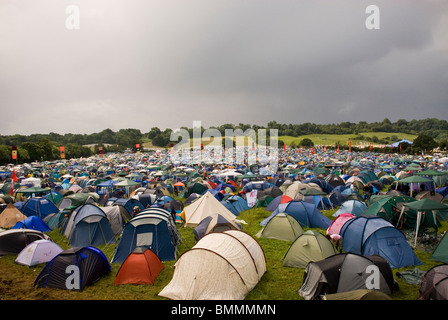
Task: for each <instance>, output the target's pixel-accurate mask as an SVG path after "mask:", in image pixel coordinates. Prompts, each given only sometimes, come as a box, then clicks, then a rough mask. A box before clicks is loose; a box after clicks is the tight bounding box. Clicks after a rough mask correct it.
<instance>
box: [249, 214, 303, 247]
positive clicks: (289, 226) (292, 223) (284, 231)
mask: <svg viewBox="0 0 448 320" xmlns="http://www.w3.org/2000/svg"><path fill="white" fill-rule="evenodd" d="M302 234H303V229H302V226H301V225H300V223H299V222H298V221H297V220H296V219H295V218H294V217H292V216H291V215H289V214H287V213H279V214H277V215H275V216H274V217H273V218H272V219H271V220H269V222H268V223H267V224H266V225H265V226H264V227H263V229H261V230H260V231H259V232H258V233H257V234H256V235H255V236H256V237H258V238H268V239H277V240H285V241H294V240H295V239H297V237H299V236H300V235H302Z"/></svg>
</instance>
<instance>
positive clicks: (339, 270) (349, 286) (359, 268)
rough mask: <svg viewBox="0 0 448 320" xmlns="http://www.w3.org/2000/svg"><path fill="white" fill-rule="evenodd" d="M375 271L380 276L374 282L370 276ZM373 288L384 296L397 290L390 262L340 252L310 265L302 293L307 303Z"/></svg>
mask: <svg viewBox="0 0 448 320" xmlns="http://www.w3.org/2000/svg"><path fill="white" fill-rule="evenodd" d="M374 271H376V272H378V271H379V274H378V277H374V279H375V282H374V283H371V282H370V275H371V274H372V272H374ZM368 284H369V287H367V286H368ZM370 286H371V287H372V288H373V289H375V290H379V291H380V292H383V293H385V294H391V293H392V292H393V291H394V279H393V274H392V269H391V268H390V266H389V263H388V262H387V260H386V259H384V258H383V257H381V256H378V255H372V256H362V255H358V254H353V253H340V254H336V255H333V256H331V257H328V258H326V259H324V260H320V261H316V262H310V263H309V264H308V265H307V267H306V269H305V273H304V276H303V283H302V286H301V287H300V289H299V294H300V295H301V296H302V297H303V298H305V299H306V300H315V299H319V298H320V297H322V296H324V295H326V294H333V293H341V292H349V291H353V290H358V289H372V288H370Z"/></svg>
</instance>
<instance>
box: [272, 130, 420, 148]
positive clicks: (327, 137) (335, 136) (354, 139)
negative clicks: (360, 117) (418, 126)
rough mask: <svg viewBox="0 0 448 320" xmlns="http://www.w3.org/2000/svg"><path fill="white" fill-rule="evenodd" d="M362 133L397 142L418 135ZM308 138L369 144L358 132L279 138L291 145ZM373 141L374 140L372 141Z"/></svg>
mask: <svg viewBox="0 0 448 320" xmlns="http://www.w3.org/2000/svg"><path fill="white" fill-rule="evenodd" d="M360 135H362V136H364V137H366V138H367V137H369V138H373V137H375V136H376V137H377V138H378V140H388V141H389V142H392V143H393V142H396V141H399V140H402V139H406V140H409V141H413V140H414V139H415V138H417V136H416V135H412V134H406V133H394V132H363V133H360ZM394 136H396V137H397V140H396V141H391V138H392V137H394ZM305 138H308V139H311V140H312V141H313V142H314V144H315V145H327V146H335V145H337V144H339V145H347V141H349V140H351V141H352V142H353V145H358V144H362V143H364V144H368V143H369V142H368V141H367V140H366V139H364V140H361V139H358V138H357V135H356V134H308V135H303V136H298V137H291V136H279V137H278V139H279V140H282V141H283V142H284V143H285V144H286V145H291V144H292V143H293V142H294V143H295V144H296V145H298V144H299V143H300V141H302V140H303V139H305ZM370 143H373V142H370Z"/></svg>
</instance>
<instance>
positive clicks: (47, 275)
mask: <svg viewBox="0 0 448 320" xmlns="http://www.w3.org/2000/svg"><path fill="white" fill-rule="evenodd" d="M69 266H77V267H78V268H79V286H78V283H76V282H75V281H73V283H70V284H72V285H73V287H72V288H71V287H69V286H68V285H67V282H68V281H67V279H68V277H69V276H70V273H66V272H67V270H68V269H67V268H68V267H69ZM110 271H111V266H110V264H109V262H108V261H107V258H106V256H105V255H104V253H103V252H102V251H101V250H99V249H97V248H95V247H82V248H70V249H67V250H64V251H62V252H61V253H59V254H58V255H57V256H56V257H54V258H53V259H52V260H51V261H50V262H48V263H47V264H46V265H45V267H44V268H43V269H42V271H41V272H40V274H39V275H38V276H37V278H36V280H35V281H34V286H35V287H37V288H58V289H65V290H80V291H82V290H83V289H84V288H85V287H86V286H90V285H93V284H94V283H95V282H97V281H98V280H99V279H101V278H102V277H103V276H105V275H107V274H108V273H109V272H110ZM68 280H70V279H68Z"/></svg>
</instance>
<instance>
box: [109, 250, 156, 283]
mask: <svg viewBox="0 0 448 320" xmlns="http://www.w3.org/2000/svg"><path fill="white" fill-rule="evenodd" d="M163 268H164V266H163V264H162V262H161V261H160V259H159V257H157V255H156V254H155V253H154V252H152V251H151V250H150V249H148V248H144V247H137V248H135V249H134V251H133V252H132V253H131V254H130V255H129V256H128V257H127V258H126V260H125V261H124V262H123V264H122V265H121V267H120V269H119V270H118V272H117V275H116V277H115V280H114V285H119V284H149V285H153V284H154V281H155V280H156V278H157V276H158V275H159V274H160V272H161V271H162V269H163Z"/></svg>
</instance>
